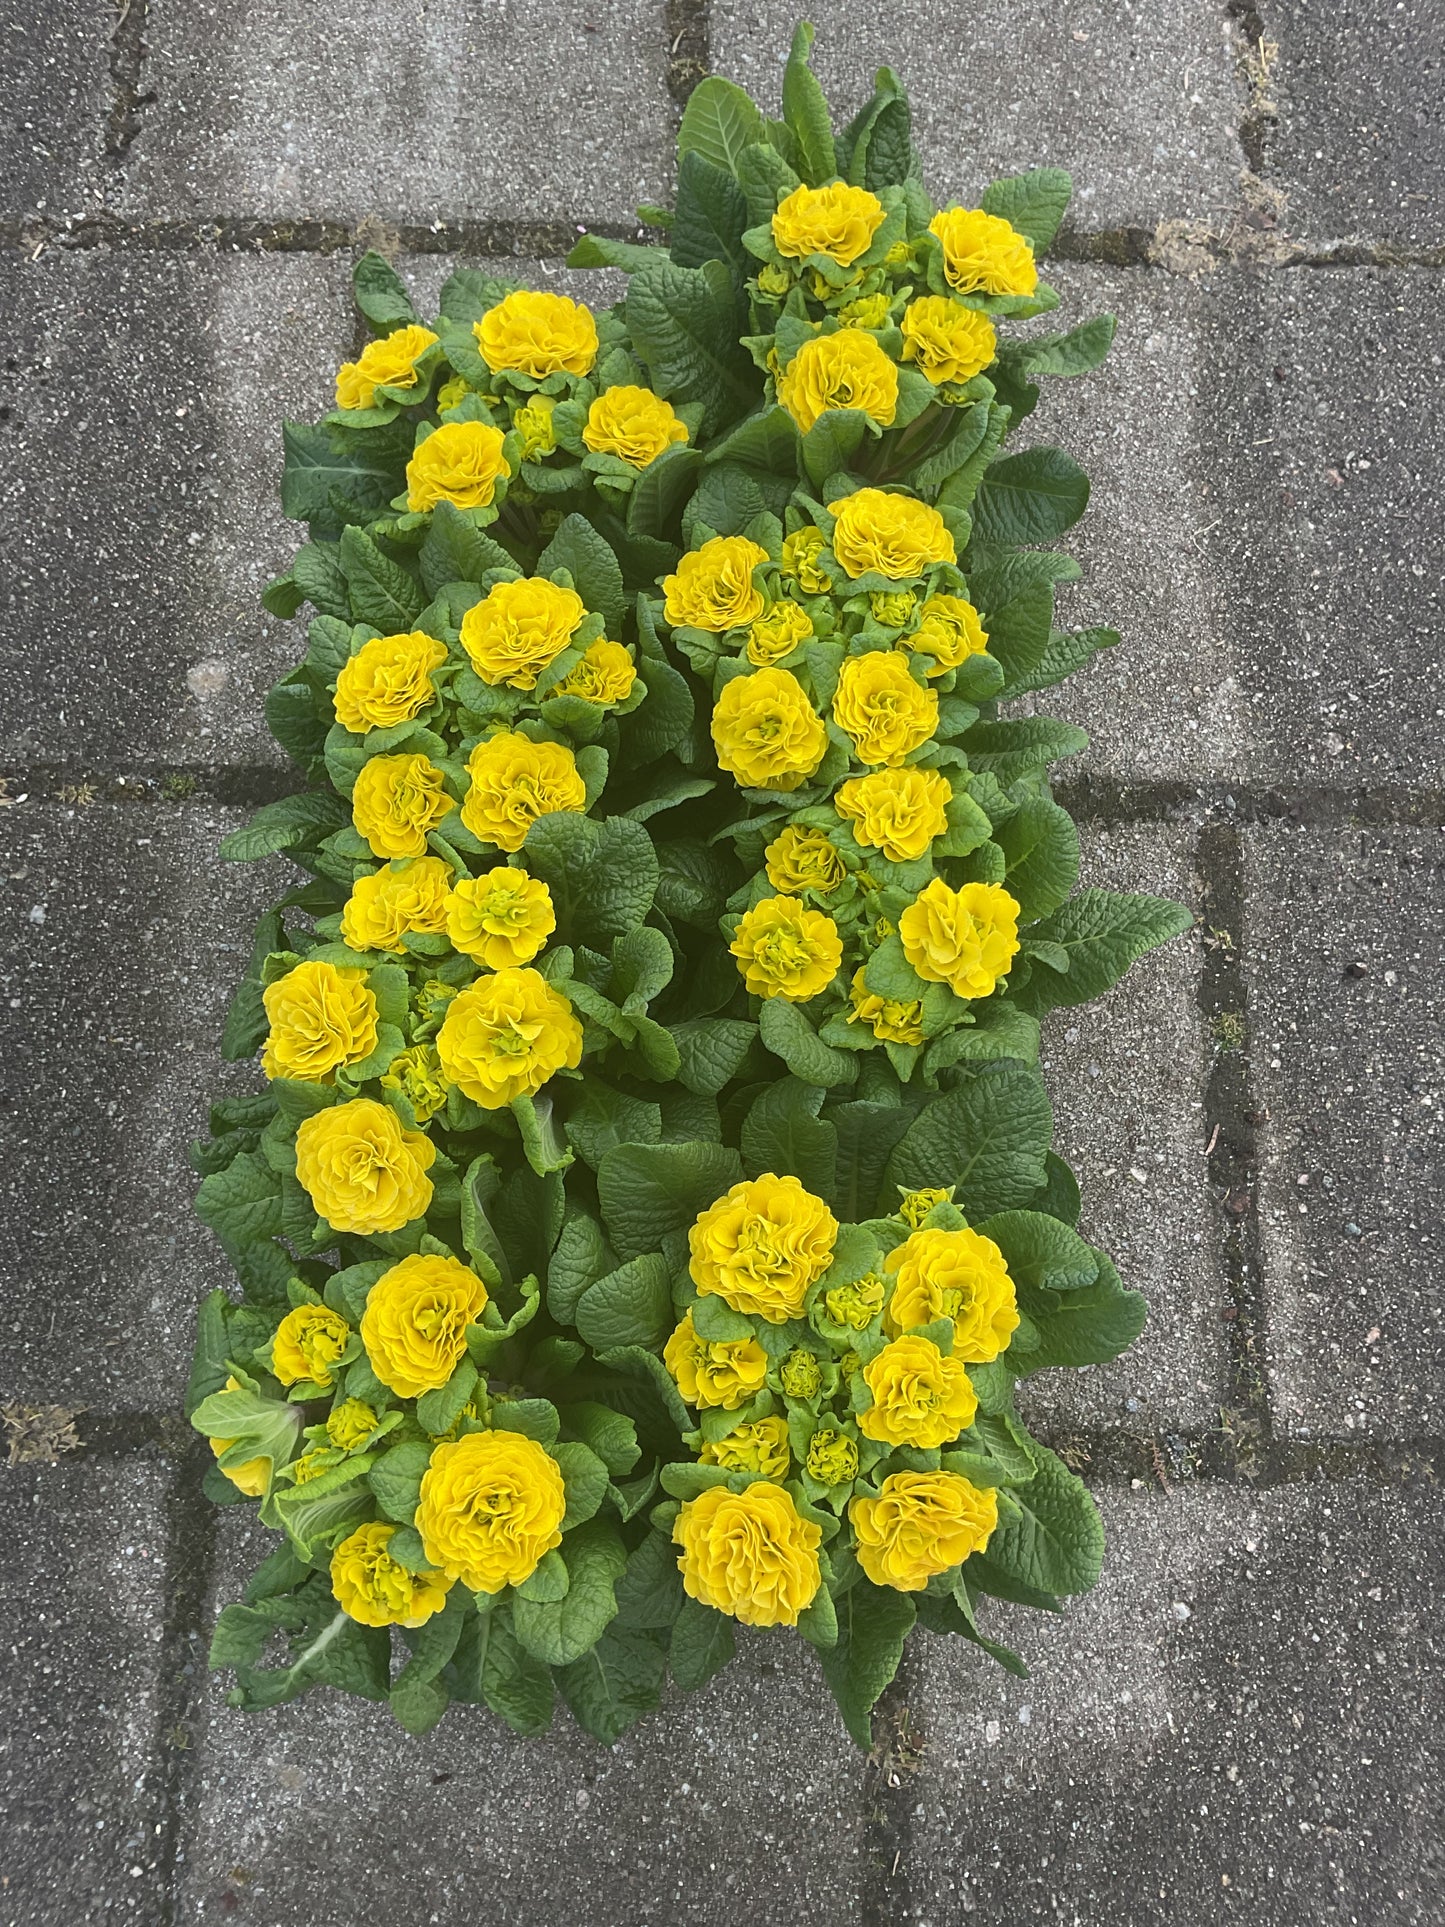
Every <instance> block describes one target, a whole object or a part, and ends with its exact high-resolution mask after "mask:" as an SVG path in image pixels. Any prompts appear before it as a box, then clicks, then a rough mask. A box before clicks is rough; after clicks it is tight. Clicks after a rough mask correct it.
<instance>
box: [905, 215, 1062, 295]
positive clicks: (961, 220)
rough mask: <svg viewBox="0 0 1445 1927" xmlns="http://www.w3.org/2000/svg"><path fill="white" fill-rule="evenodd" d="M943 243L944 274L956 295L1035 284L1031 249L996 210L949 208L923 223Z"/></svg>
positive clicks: (1018, 290) (1022, 290)
mask: <svg viewBox="0 0 1445 1927" xmlns="http://www.w3.org/2000/svg"><path fill="white" fill-rule="evenodd" d="M928 229H929V232H930V233H931V234H936V235H937V236H938V238H939V240H940V241H941V242H942V243H943V275H944V279H945V280H946V281H947V283H948V285H949V287H951V288H957V290H958V292H959V293H960V294H1032V293H1033V292H1034V289H1035V288H1037V286H1038V285H1039V271H1038V268H1037V267H1036V266H1035V265H1034V251H1033V248H1032V246H1031V245H1030V244H1029V242H1028V241H1027V240H1025V238H1024V236H1023V235H1022V234H1019V233H1017V232H1016V231H1015V230H1014V229H1013V228H1011V227H1010V226H1009V224H1008V222H1007V221H1005V220H1003V219H1001V218H1000V216H998V215H997V214H985V213H984V211H983V209H982V208H979V207H950V208H945V209H944V210H943V211H942V213H939V214H935V215H934V217H933V219H932V220H931V221H930V222H929V224H928Z"/></svg>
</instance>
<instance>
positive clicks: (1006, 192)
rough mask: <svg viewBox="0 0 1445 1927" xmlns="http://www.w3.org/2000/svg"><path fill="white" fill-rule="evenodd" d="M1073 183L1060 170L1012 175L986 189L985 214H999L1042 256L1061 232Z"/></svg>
mask: <svg viewBox="0 0 1445 1927" xmlns="http://www.w3.org/2000/svg"><path fill="white" fill-rule="evenodd" d="M1073 191H1074V183H1073V181H1072V180H1071V179H1070V178H1069V176H1068V175H1067V174H1066V173H1065V172H1064V170H1063V168H1061V167H1036V168H1035V169H1034V170H1033V171H1032V172H1031V173H1028V174H1010V175H1006V176H1005V177H1004V178H1003V179H1002V180H998V181H994V182H993V183H992V184H991V185H990V186H989V187H988V188H986V189H985V190H984V196H983V207H984V212H985V213H986V214H997V215H998V216H999V218H1000V219H1001V220H1004V221H1007V222H1008V224H1009V226H1010V227H1012V228H1016V229H1017V230H1018V232H1019V233H1020V234H1022V235H1023V236H1024V238H1025V239H1026V240H1027V241H1029V242H1030V243H1032V246H1033V249H1034V252H1035V253H1036V254H1042V253H1043V252H1044V250H1045V249H1046V248H1047V247H1048V246H1049V244H1050V243H1051V242H1052V240H1053V238H1054V236H1055V235H1056V234H1057V233H1058V231H1059V223H1060V222H1061V221H1062V220H1063V218H1064V215H1065V214H1066V212H1067V211H1068V206H1069V197H1070V196H1071V195H1072V194H1073Z"/></svg>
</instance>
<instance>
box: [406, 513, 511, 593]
mask: <svg viewBox="0 0 1445 1927" xmlns="http://www.w3.org/2000/svg"><path fill="white" fill-rule="evenodd" d="M417 560H418V562H419V563H420V565H421V579H422V581H423V582H424V583H425V584H426V591H427V594H428V595H433V596H434V595H439V594H440V593H441V591H442V590H443V589H444V588H445V587H446V586H447V584H448V583H449V582H476V583H480V582H481V579H482V577H483V576H484V575H486V574H488V573H490V572H491V571H493V570H497V569H504V570H506V571H507V572H508V573H510V574H512V575H515V574H517V573H518V571H517V565H516V563H515V561H514V560H513V559H512V557H511V556H510V555H508V553H507V551H506V550H505V549H504V548H503V547H502V545H501V543H500V542H494V541H493V540H492V538H491V536H489V535H486V534H484V533H483V531H482V530H481V529H479V528H478V527H477V525H476V524H475V522H472V521H470V520H469V519H468V518H467V517H466V516H465V515H463V514H462V512H461V510H460V509H459V508H457V507H456V506H455V504H454V503H452V502H438V503H437V505H436V507H435V508H434V509H433V510H432V512H431V522H430V524H429V526H428V528H427V532H426V536H425V538H424V539H423V541H422V545H421V550H420V552H419V554H418V556H417Z"/></svg>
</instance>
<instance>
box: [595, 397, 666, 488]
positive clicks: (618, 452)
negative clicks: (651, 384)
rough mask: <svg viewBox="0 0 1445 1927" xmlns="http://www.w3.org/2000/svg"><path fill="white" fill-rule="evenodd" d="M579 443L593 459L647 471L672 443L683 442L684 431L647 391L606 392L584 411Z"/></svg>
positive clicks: (662, 404) (662, 403)
mask: <svg viewBox="0 0 1445 1927" xmlns="http://www.w3.org/2000/svg"><path fill="white" fill-rule="evenodd" d="M582 440H583V441H584V442H585V443H586V445H587V447H588V448H590V449H591V450H592V453H593V454H594V455H615V456H616V457H617V459H618V461H620V462H626V463H627V465H628V467H629V468H646V467H647V466H648V464H649V463H650V462H655V461H656V460H657V458H658V456H659V455H663V454H666V452H667V450H668V449H669V448H671V447H672V446H673V444H674V443H675V442H685V441H686V440H687V428H686V426H685V424H684V423H683V422H681V421H680V420H679V419H678V417H677V414H676V413H675V411H674V410H673V408H672V405H671V404H670V403H669V402H665V401H664V400H663V399H662V397H661V395H654V394H653V392H652V390H651V389H650V388H632V387H623V388H605V389H603V391H602V393H601V394H600V395H599V396H598V397H597V399H596V401H594V402H593V404H592V406H591V407H590V408H589V409H588V410H587V424H586V426H585V427H584V428H583V430H582Z"/></svg>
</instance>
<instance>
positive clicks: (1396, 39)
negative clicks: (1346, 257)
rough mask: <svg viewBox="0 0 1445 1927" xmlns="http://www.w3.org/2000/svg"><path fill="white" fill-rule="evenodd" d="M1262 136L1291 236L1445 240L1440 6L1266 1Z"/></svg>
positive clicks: (1444, 40)
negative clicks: (1269, 121)
mask: <svg viewBox="0 0 1445 1927" xmlns="http://www.w3.org/2000/svg"><path fill="white" fill-rule="evenodd" d="M1260 11H1261V13H1262V15H1263V18H1264V23H1265V29H1266V32H1267V33H1268V35H1269V36H1270V38H1271V39H1273V40H1274V42H1275V43H1276V45H1277V46H1278V48H1279V60H1278V64H1277V66H1276V69H1275V80H1274V84H1273V86H1272V87H1271V88H1270V89H1269V94H1270V95H1271V96H1272V97H1273V99H1274V101H1275V103H1276V105H1277V107H1278V109H1279V115H1278V119H1277V121H1276V122H1275V123H1274V124H1273V125H1272V126H1270V128H1269V130H1268V133H1267V136H1266V140H1267V153H1268V156H1269V168H1270V173H1271V175H1272V176H1273V177H1274V178H1275V179H1276V180H1277V181H1278V184H1279V185H1280V186H1281V187H1282V188H1283V189H1285V191H1286V192H1287V193H1288V195H1289V206H1288V212H1287V215H1286V226H1287V227H1288V228H1289V230H1290V232H1291V234H1293V235H1294V236H1295V238H1296V239H1299V240H1306V241H1311V242H1315V243H1320V242H1329V241H1337V240H1363V241H1385V242H1393V243H1396V244H1397V245H1401V244H1402V245H1405V246H1416V247H1437V248H1438V247H1439V246H1440V245H1441V243H1442V242H1445V214H1442V190H1445V14H1442V13H1441V10H1440V8H1439V7H1438V6H1437V5H1435V4H1434V0H1352V4H1351V5H1350V6H1348V7H1341V6H1340V5H1339V4H1338V0H1266V4H1265V5H1264V6H1263V7H1262V8H1261V9H1260Z"/></svg>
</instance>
